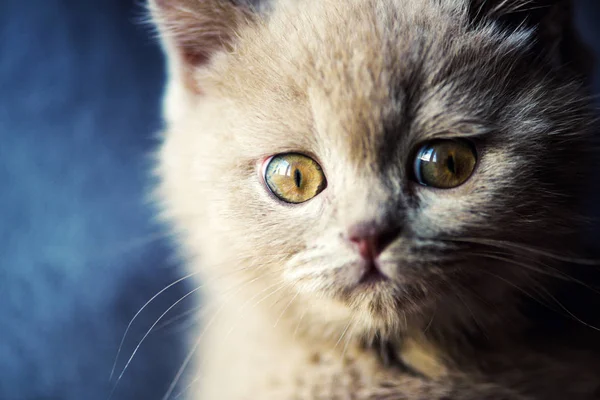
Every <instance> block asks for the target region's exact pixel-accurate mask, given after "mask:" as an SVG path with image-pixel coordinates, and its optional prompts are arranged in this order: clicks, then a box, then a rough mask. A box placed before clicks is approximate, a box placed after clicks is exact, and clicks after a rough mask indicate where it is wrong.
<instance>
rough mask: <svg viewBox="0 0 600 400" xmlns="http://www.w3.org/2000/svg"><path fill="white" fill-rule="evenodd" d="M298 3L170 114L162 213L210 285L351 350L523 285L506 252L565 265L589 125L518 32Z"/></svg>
mask: <svg viewBox="0 0 600 400" xmlns="http://www.w3.org/2000/svg"><path fill="white" fill-rule="evenodd" d="M298 3H299V4H296V5H292V6H288V7H283V6H282V7H279V8H277V7H276V9H275V10H274V11H273V12H272V13H271V14H270V15H269V17H268V18H267V20H266V21H265V22H262V23H260V24H256V25H254V24H252V25H251V26H249V27H247V28H244V29H242V30H241V32H240V35H239V36H240V39H239V40H238V41H237V42H236V44H235V46H234V51H233V52H231V53H230V54H224V53H223V54H218V55H217V56H216V57H214V59H213V62H212V64H210V65H209V66H208V67H203V68H201V69H198V71H197V73H196V74H195V79H196V80H197V81H198V82H199V86H200V92H201V93H194V94H189V93H188V94H187V95H186V97H185V98H186V100H185V102H183V103H182V102H179V103H177V101H178V100H176V99H175V97H176V95H175V94H173V95H172V96H171V97H173V99H168V101H170V102H171V103H170V104H169V107H170V109H177V112H178V115H177V117H173V118H171V121H170V126H169V132H168V134H167V135H166V141H165V146H164V150H163V152H162V166H161V173H162V176H163V178H164V182H163V187H162V189H163V197H165V198H166V201H167V204H168V206H167V209H168V212H169V213H170V214H172V216H173V218H174V219H175V221H176V224H177V226H178V227H179V228H181V229H182V230H183V232H184V239H185V241H186V245H187V247H188V248H189V249H193V251H195V250H196V249H197V250H198V253H200V254H201V257H203V258H204V262H203V263H201V264H203V268H204V269H205V270H206V271H208V275H209V279H210V277H214V278H217V279H220V280H227V279H229V277H236V278H235V279H236V280H237V281H238V282H239V281H246V282H247V281H251V282H252V285H254V286H252V287H253V288H254V289H252V290H254V291H255V292H256V296H257V297H256V299H257V300H258V299H260V298H261V297H262V296H263V294H264V295H268V294H269V293H271V291H276V293H277V294H276V295H274V296H273V299H276V300H277V302H278V303H280V304H283V305H291V307H289V308H288V309H287V310H288V311H287V312H289V313H292V314H293V313H297V312H300V311H302V310H303V309H304V308H305V307H303V302H305V303H306V302H312V304H313V305H314V303H315V300H314V299H320V300H318V301H317V302H316V304H317V308H318V307H319V306H318V304H337V305H338V306H339V309H340V310H342V312H341V315H343V316H342V317H341V319H342V320H344V319H347V318H351V319H353V320H355V321H358V322H359V324H360V325H361V327H362V328H363V330H365V331H377V330H384V331H385V330H397V329H400V328H402V325H403V324H405V323H409V324H410V323H411V322H410V321H418V322H421V323H423V322H427V321H429V320H430V319H431V318H432V315H433V313H434V312H437V311H436V310H440V309H442V310H450V309H454V310H456V309H459V310H460V314H461V315H468V316H467V317H464V318H466V319H469V318H471V316H470V313H471V312H477V311H478V309H479V308H485V307H487V308H490V306H491V307H492V308H493V307H494V306H495V305H499V307H500V308H501V307H502V306H503V304H506V301H507V299H508V298H509V297H510V296H512V294H511V293H519V290H520V289H516V288H524V287H528V286H531V285H532V284H533V283H534V282H537V281H539V280H541V279H542V278H543V277H544V274H543V273H542V274H540V273H539V271H538V272H534V270H543V269H544V268H545V267H544V265H542V264H540V263H539V262H538V261H539V258H538V256H539V254H538V253H531V252H526V251H525V250H523V246H535V247H536V248H538V249H544V250H553V251H555V252H561V251H560V250H561V248H559V247H557V246H566V243H564V242H561V240H562V239H563V238H564V235H565V232H567V231H568V229H569V228H570V226H569V224H570V223H571V221H570V217H571V214H570V213H571V209H572V207H573V205H574V195H575V194H576V190H577V188H578V186H577V185H578V182H579V174H580V172H582V171H580V170H579V169H580V168H579V164H578V161H577V157H578V155H579V153H580V151H581V142H582V141H580V133H581V131H582V130H583V129H584V128H585V125H586V123H587V122H588V121H587V117H586V111H585V108H584V106H585V104H583V102H582V101H579V100H578V99H579V98H580V97H579V93H578V92H577V89H575V88H574V87H573V85H569V84H567V83H566V81H564V80H559V79H558V77H557V76H556V73H555V72H554V71H552V70H551V69H549V68H546V67H545V66H544V65H545V64H544V63H543V62H542V61H540V60H539V59H536V58H535V57H534V56H532V55H531V37H530V36H531V35H530V32H527V31H524V30H520V31H514V30H508V31H504V32H501V31H500V29H497V28H495V27H493V26H492V25H488V26H486V27H483V26H480V27H475V26H472V25H471V26H470V25H469V21H468V16H467V13H466V12H463V10H464V9H465V7H464V5H462V4H459V3H460V2H458V1H442V2H437V1H431V2H429V1H409V0H406V1H391V0H368V1H363V2H349V3H348V4H346V3H344V4H343V5H340V4H336V2H333V1H318V2H311V1H302V2H298ZM179 101H181V98H180V99H179ZM566 104H568V106H567V105H566ZM432 155H436V157H437V158H436V159H435V161H436V162H434V161H433V157H432ZM583 172H585V171H583ZM507 242H510V243H512V244H507ZM513 244H516V245H517V247H515V246H514V245H513ZM261 293H262V294H261ZM444 312H446V311H444ZM311 315H312V318H318V316H317V317H315V315H318V312H317V313H312V314H311ZM297 317H298V315H296V318H297ZM328 318H330V316H329V317H328ZM479 319H483V320H485V319H486V315H483V316H481V317H480V318H479ZM407 321H409V322H407ZM359 330H360V328H359Z"/></svg>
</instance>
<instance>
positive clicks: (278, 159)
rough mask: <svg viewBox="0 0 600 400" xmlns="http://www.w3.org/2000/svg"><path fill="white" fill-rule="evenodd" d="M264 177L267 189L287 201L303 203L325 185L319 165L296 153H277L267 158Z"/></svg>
mask: <svg viewBox="0 0 600 400" xmlns="http://www.w3.org/2000/svg"><path fill="white" fill-rule="evenodd" d="M264 179H265V183H266V184H267V186H268V188H269V190H270V191H271V192H273V194H274V195H275V196H277V197H279V198H280V199H281V200H283V201H285V202H287V203H304V202H305V201H308V200H310V199H312V198H313V197H315V196H316V195H318V194H319V193H321V192H322V191H323V189H325V187H326V186H327V180H326V179H325V175H324V174H323V170H322V169H321V166H320V165H319V164H318V163H317V162H316V161H315V160H313V159H312V158H310V157H307V156H305V155H302V154H297V153H287V154H279V155H276V156H273V157H271V158H270V159H268V160H267V161H266V167H265V169H264Z"/></svg>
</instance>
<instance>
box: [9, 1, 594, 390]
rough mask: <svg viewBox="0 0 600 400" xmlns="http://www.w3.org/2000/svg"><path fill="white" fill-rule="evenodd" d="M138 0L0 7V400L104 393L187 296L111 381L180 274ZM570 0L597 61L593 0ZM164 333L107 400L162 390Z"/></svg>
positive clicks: (175, 332) (168, 368)
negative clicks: (159, 184) (156, 184)
mask: <svg viewBox="0 0 600 400" xmlns="http://www.w3.org/2000/svg"><path fill="white" fill-rule="evenodd" d="M141 1H142V0H139V1H130V0H101V1H85V0H38V1H20V0H0V400H34V399H36V400H83V399H85V400H107V397H108V396H109V394H110V392H111V390H112V389H113V388H114V387H115V381H116V377H117V376H118V375H119V374H120V372H121V371H122V369H123V367H124V366H125V364H126V362H127V359H128V358H129V357H130V356H131V354H132V352H133V351H134V349H135V347H136V345H137V344H138V343H139V341H140V339H141V338H142V336H143V335H144V333H145V332H146V331H147V330H148V329H149V328H150V327H151V326H152V324H153V323H154V322H155V321H156V319H157V318H158V317H159V316H160V315H161V314H162V313H163V311H165V310H166V309H167V308H168V307H169V306H170V305H171V304H173V302H174V301H176V300H177V299H179V298H180V297H181V296H182V295H184V294H185V293H186V287H185V285H177V286H174V287H173V288H171V289H169V290H168V291H166V292H165V293H164V294H162V295H160V296H159V297H158V298H157V299H156V300H155V301H154V302H152V303H151V305H150V306H149V307H147V308H146V309H144V311H143V312H142V313H141V314H140V316H139V317H138V318H137V319H136V320H135V321H134V323H133V325H132V328H131V330H130V332H129V333H128V335H127V337H126V339H125V341H124V344H123V348H122V351H121V353H120V355H119V359H118V360H117V364H116V374H115V375H116V376H114V377H113V379H112V380H109V376H110V373H111V369H112V367H113V362H114V361H115V358H116V356H117V350H118V347H119V344H120V342H121V339H122V337H123V334H124V332H125V329H126V327H127V324H128V323H129V321H130V320H131V318H132V317H133V316H134V315H135V314H136V312H137V311H138V310H139V309H140V307H142V305H144V303H145V302H146V301H147V300H149V299H150V298H151V297H152V296H153V295H154V294H156V293H157V292H158V291H160V290H161V289H162V288H164V287H165V286H167V285H168V284H169V283H171V282H173V281H175V280H176V279H177V278H179V277H181V276H182V275H183V273H182V271H181V270H178V268H177V259H176V258H175V257H174V253H173V251H172V249H171V246H170V244H169V242H168V240H167V239H166V238H165V236H164V234H163V233H162V231H161V227H159V226H157V225H155V224H154V223H153V222H152V215H153V209H152V207H151V205H149V203H148V202H147V198H146V193H147V191H148V188H149V187H150V186H151V183H152V182H151V180H150V178H149V174H148V170H149V165H150V159H149V155H150V154H151V152H152V150H153V149H154V148H155V146H156V144H157V142H156V140H155V135H156V132H157V131H158V130H159V129H160V126H161V120H160V97H161V93H162V88H163V83H164V65H163V58H162V54H161V52H160V49H159V48H158V46H157V43H156V41H155V40H154V34H153V32H152V30H151V29H150V27H149V26H147V25H144V24H143V23H142V20H143V17H144V10H143V4H142V2H141ZM576 1H577V0H576ZM577 4H578V18H579V25H580V29H581V32H582V34H583V36H584V38H585V39H586V40H587V41H588V43H590V45H592V46H593V48H594V49H595V51H596V53H597V54H600V33H599V32H600V24H599V23H598V21H600V2H598V1H597V0H585V1H584V0H579V1H577ZM597 71H598V73H597V74H596V79H595V81H594V87H595V91H596V93H599V92H600V86H599V83H600V79H598V78H600V70H597ZM595 204H597V199H590V207H592V208H594V207H595ZM596 213H597V214H600V213H599V212H596ZM599 232H600V231H599ZM187 307H188V308H189V305H188V306H187ZM185 308H186V306H185V305H183V306H182V307H181V309H180V310H177V309H175V310H172V311H173V312H172V313H171V315H173V316H177V315H180V314H181V313H182V310H184V309H185ZM165 320H168V318H165ZM156 328H157V329H154V330H153V331H152V333H151V334H149V335H148V337H147V339H146V340H145V341H144V343H143V344H142V345H141V346H140V348H139V350H138V351H137V353H136V355H135V357H134V358H133V360H132V362H131V364H130V365H129V366H128V368H127V370H126V371H125V373H124V374H123V377H122V379H121V380H120V381H119V383H118V385H117V386H116V389H115V391H114V393H113V396H112V398H113V399H119V400H120V399H128V400H137V399H141V400H154V399H157V400H158V399H161V398H162V397H163V395H164V393H165V392H166V390H167V388H168V386H169V384H170V383H171V381H172V379H173V377H174V376H175V374H176V372H177V369H178V368H179V366H180V365H181V362H182V360H183V358H184V356H185V354H184V349H183V336H182V335H183V333H184V332H185V328H186V323H185V321H184V322H182V321H174V322H172V323H168V324H166V326H163V324H162V323H161V324H159V325H158V326H157V327H156Z"/></svg>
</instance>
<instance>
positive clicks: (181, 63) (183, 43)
mask: <svg viewBox="0 0 600 400" xmlns="http://www.w3.org/2000/svg"><path fill="white" fill-rule="evenodd" d="M149 7H150V12H151V15H152V19H153V21H154V23H155V24H156V26H157V27H158V30H159V33H160V37H161V39H162V41H163V44H164V47H165V50H166V52H167V57H168V59H169V63H170V65H171V73H172V74H176V75H178V76H179V77H180V78H181V79H182V81H183V83H184V85H185V86H187V87H188V89H194V90H198V89H197V88H196V87H195V83H194V82H193V78H192V74H193V71H194V70H195V69H196V68H198V67H201V66H202V65H204V64H206V63H207V62H208V61H209V60H210V59H211V57H212V56H213V55H214V54H215V53H217V52H219V51H227V50H228V49H230V48H231V44H232V41H233V39H234V37H235V34H236V31H237V30H238V29H239V28H240V27H241V26H242V25H244V24H247V23H249V22H250V21H251V20H252V18H253V16H254V15H255V12H254V9H255V8H254V5H253V2H251V1H243V0H237V1H236V0H150V1H149Z"/></svg>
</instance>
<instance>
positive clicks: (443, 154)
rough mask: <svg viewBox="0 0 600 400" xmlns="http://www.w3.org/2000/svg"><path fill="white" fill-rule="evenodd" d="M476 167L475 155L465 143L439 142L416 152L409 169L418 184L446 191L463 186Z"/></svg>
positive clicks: (444, 140) (466, 142) (450, 140)
mask: <svg viewBox="0 0 600 400" xmlns="http://www.w3.org/2000/svg"><path fill="white" fill-rule="evenodd" d="M476 164H477V153H476V152H475V147H474V146H473V145H472V144H471V143H470V142H469V141H466V140H454V139H443V140H442V139H441V140H434V141H431V142H429V143H426V144H425V145H423V146H422V147H421V148H420V149H419V151H418V152H417V155H416V158H415V161H414V165H413V168H414V173H415V179H416V180H417V182H419V183H420V184H421V185H424V186H431V187H435V188H439V189H450V188H454V187H457V186H460V185H462V184H463V183H465V182H466V181H467V180H468V179H469V178H470V177H471V174H473V171H474V170H475V165H476Z"/></svg>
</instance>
